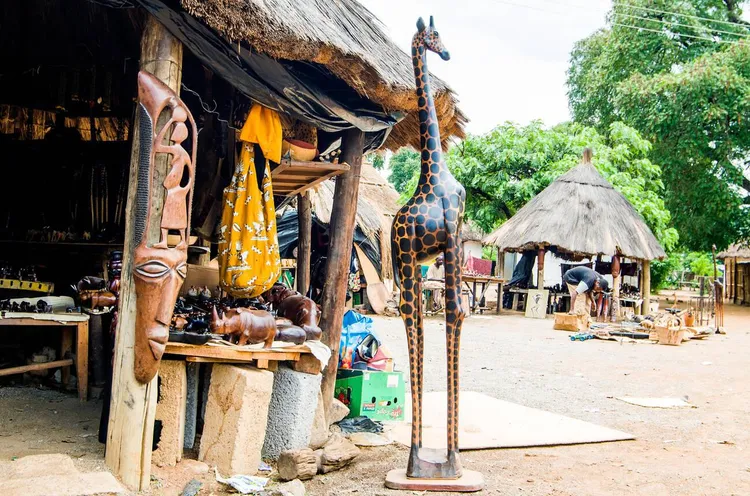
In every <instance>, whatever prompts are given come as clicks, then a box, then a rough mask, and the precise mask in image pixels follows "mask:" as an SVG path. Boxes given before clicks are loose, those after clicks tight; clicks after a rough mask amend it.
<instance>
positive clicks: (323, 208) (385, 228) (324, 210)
mask: <svg viewBox="0 0 750 496" xmlns="http://www.w3.org/2000/svg"><path fill="white" fill-rule="evenodd" d="M335 187H336V181H335V180H332V181H324V182H322V183H321V184H320V185H319V186H317V187H316V188H314V189H312V190H310V201H311V203H312V210H313V212H314V213H315V215H316V216H317V217H318V219H319V220H320V221H321V222H323V223H325V224H329V223H330V222H331V210H332V209H333V193H334V188H335ZM398 198H399V195H398V193H397V192H396V190H395V189H393V186H391V185H390V183H388V181H386V180H385V179H384V178H383V176H381V175H380V173H378V171H377V170H375V168H374V167H372V165H370V164H368V163H366V162H364V163H362V173H361V176H360V181H359V198H358V200H357V216H356V219H355V221H356V225H357V227H359V228H360V229H361V230H362V232H363V233H364V235H365V236H367V237H368V238H369V239H370V240H371V241H372V242H373V243H374V244H376V245H377V246H380V253H381V256H382V257H383V274H382V276H383V277H385V278H392V277H393V269H392V267H391V265H392V263H391V248H390V246H391V245H390V243H391V242H390V239H391V224H392V223H393V216H394V215H395V214H396V212H398V210H399V208H401V206H400V205H399V202H398Z"/></svg>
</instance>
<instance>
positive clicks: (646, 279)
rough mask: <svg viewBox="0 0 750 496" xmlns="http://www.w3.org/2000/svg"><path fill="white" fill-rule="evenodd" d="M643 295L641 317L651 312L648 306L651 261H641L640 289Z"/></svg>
mask: <svg viewBox="0 0 750 496" xmlns="http://www.w3.org/2000/svg"><path fill="white" fill-rule="evenodd" d="M641 291H642V294H643V315H648V314H649V313H650V312H651V310H650V308H649V305H650V304H651V261H650V260H644V261H643V287H642V288H641Z"/></svg>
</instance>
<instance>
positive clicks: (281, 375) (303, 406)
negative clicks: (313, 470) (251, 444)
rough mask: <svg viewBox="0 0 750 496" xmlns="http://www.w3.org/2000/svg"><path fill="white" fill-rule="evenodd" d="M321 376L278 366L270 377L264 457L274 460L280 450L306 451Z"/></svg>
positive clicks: (316, 405)
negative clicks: (269, 403)
mask: <svg viewBox="0 0 750 496" xmlns="http://www.w3.org/2000/svg"><path fill="white" fill-rule="evenodd" d="M320 380H321V375H320V374H317V375H312V374H305V373H303V372H295V371H294V370H292V369H290V368H287V367H279V369H278V370H277V371H276V373H275V374H274V378H273V394H272V395H271V406H270V407H269V409H268V423H267V427H266V439H265V442H264V444H263V458H264V459H270V460H276V459H278V457H279V455H280V454H281V452H282V451H287V450H294V449H300V448H307V446H308V444H310V436H311V433H312V428H313V420H314V419H315V412H316V410H317V408H318V394H319V392H320Z"/></svg>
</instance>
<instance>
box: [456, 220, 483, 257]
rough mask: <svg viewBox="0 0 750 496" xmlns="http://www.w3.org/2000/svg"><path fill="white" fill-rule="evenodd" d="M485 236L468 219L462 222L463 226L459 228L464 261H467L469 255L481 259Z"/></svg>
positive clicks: (480, 229)
mask: <svg viewBox="0 0 750 496" xmlns="http://www.w3.org/2000/svg"><path fill="white" fill-rule="evenodd" d="M485 236H487V233H485V232H484V231H483V230H482V228H481V227H479V226H478V225H477V224H476V223H475V222H473V221H471V220H470V219H465V220H464V223H463V226H462V227H461V241H462V242H463V248H464V260H467V259H468V257H469V255H471V256H472V257H474V258H482V247H483V246H484V243H483V240H484V237H485Z"/></svg>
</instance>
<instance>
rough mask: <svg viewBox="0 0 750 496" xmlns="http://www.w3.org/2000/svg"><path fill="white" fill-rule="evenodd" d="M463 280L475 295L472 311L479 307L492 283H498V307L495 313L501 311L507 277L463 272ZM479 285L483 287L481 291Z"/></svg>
mask: <svg viewBox="0 0 750 496" xmlns="http://www.w3.org/2000/svg"><path fill="white" fill-rule="evenodd" d="M461 280H462V281H463V283H464V284H465V285H466V287H467V288H468V290H469V292H470V293H471V296H472V297H473V303H472V306H471V311H472V312H474V311H476V309H477V307H479V303H480V302H481V301H482V300H483V299H484V295H485V293H487V289H489V287H490V286H491V285H493V284H497V308H496V309H495V313H497V314H499V313H500V308H502V304H503V283H504V282H505V279H502V278H500V277H494V276H479V275H470V274H461ZM477 285H481V287H482V289H481V292H480V293H477Z"/></svg>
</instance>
